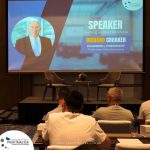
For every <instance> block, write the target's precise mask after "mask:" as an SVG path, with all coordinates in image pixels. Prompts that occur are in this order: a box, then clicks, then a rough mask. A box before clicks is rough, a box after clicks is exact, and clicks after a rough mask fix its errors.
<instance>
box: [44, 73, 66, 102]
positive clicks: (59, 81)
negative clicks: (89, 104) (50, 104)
mask: <svg viewBox="0 0 150 150" xmlns="http://www.w3.org/2000/svg"><path fill="white" fill-rule="evenodd" d="M44 77H45V81H46V87H45V91H44V95H43V100H44V98H45V95H46V92H47V88H52V100H53V101H54V100H55V99H56V88H59V87H62V86H66V85H65V84H64V79H63V78H61V77H59V76H58V75H57V74H56V73H55V72H44Z"/></svg>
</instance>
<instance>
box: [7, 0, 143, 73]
mask: <svg viewBox="0 0 150 150" xmlns="http://www.w3.org/2000/svg"><path fill="white" fill-rule="evenodd" d="M47 70H49V71H56V72H59V71H60V72H67V71H68V72H76V71H85V72H86V71H87V72H88V71H89V72H102V71H103V72H105V71H122V72H142V71H143V0H8V71H9V72H44V71H47Z"/></svg>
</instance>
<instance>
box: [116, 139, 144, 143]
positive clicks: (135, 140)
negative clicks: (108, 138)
mask: <svg viewBox="0 0 150 150" xmlns="http://www.w3.org/2000/svg"><path fill="white" fill-rule="evenodd" d="M117 140H118V141H119V142H120V143H128V144H143V143H142V142H141V141H140V140H139V139H122V138H121V139H117Z"/></svg>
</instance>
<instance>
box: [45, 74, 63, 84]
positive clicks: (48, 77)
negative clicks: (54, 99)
mask: <svg viewBox="0 0 150 150" xmlns="http://www.w3.org/2000/svg"><path fill="white" fill-rule="evenodd" d="M44 77H45V81H46V83H51V84H52V83H63V82H64V79H63V78H61V77H59V76H58V75H57V74H56V73H55V72H44Z"/></svg>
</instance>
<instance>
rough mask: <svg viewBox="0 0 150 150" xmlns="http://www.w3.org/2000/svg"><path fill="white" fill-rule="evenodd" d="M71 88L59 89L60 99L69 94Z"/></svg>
mask: <svg viewBox="0 0 150 150" xmlns="http://www.w3.org/2000/svg"><path fill="white" fill-rule="evenodd" d="M69 92H70V90H69V88H68V87H66V86H64V87H61V88H60V89H59V91H58V99H63V98H64V97H65V96H66V95H67V94H69Z"/></svg>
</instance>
